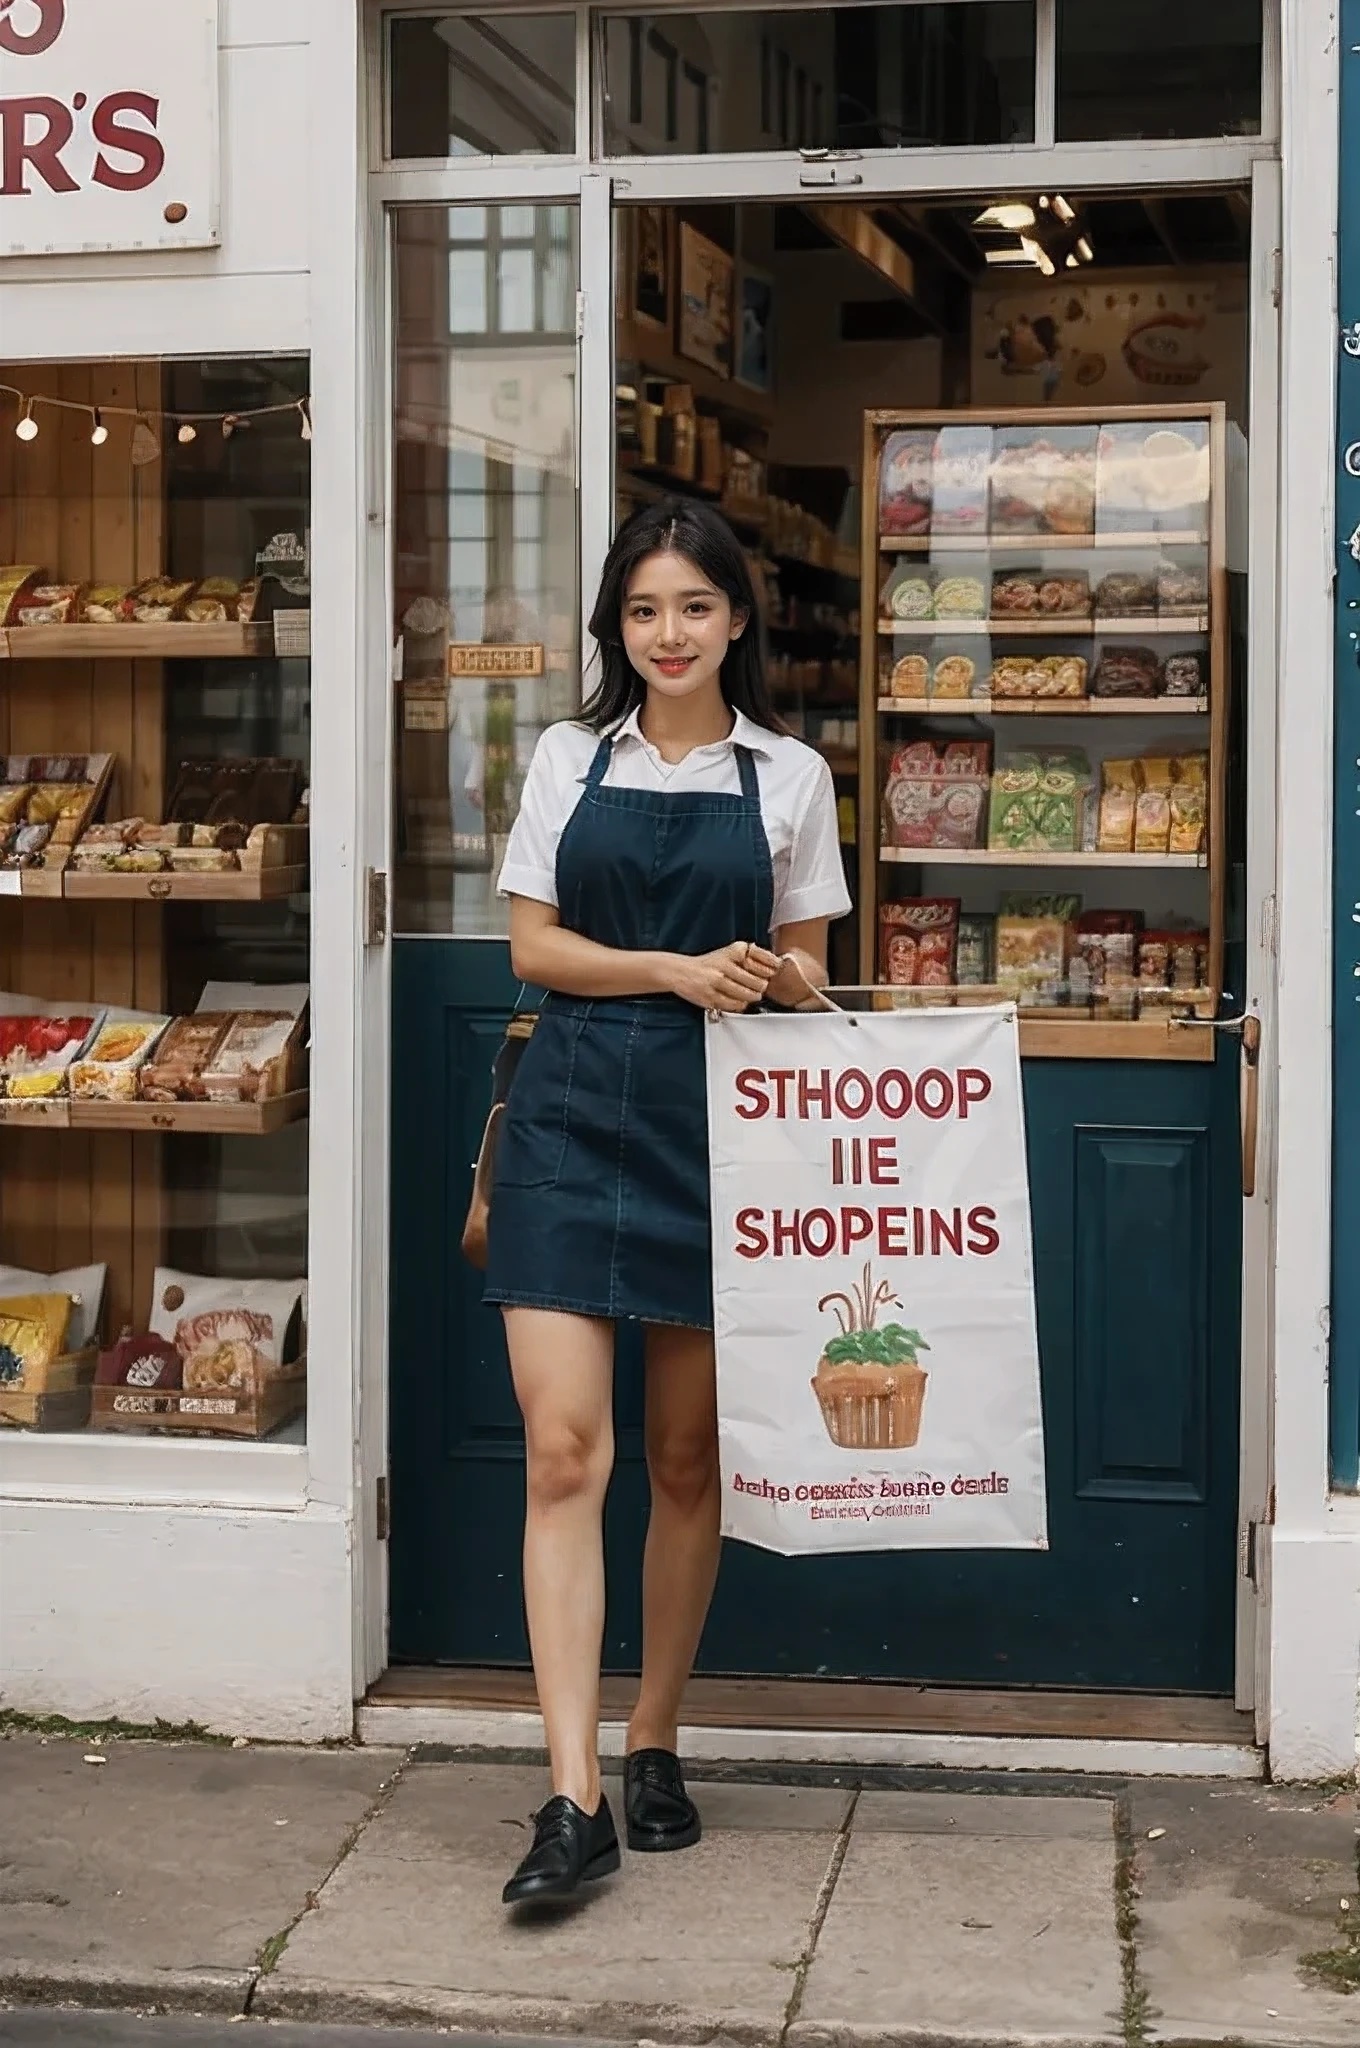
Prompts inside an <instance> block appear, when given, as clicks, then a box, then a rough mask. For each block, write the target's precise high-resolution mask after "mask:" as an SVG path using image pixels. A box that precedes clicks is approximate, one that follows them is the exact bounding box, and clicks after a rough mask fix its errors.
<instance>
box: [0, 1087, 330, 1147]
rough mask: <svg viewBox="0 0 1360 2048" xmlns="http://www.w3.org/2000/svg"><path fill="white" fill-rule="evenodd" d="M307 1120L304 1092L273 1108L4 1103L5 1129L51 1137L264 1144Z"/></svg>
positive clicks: (0, 1108)
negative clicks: (192, 1136) (170, 1135)
mask: <svg viewBox="0 0 1360 2048" xmlns="http://www.w3.org/2000/svg"><path fill="white" fill-rule="evenodd" d="M307 1114H308V1094H307V1090H306V1089H305V1088H298V1089H295V1090H294V1091H293V1092H292V1093H291V1094H289V1095H276V1096H274V1097H273V1098H272V1099H271V1100H270V1101H268V1102H239V1103H238V1102H85V1101H82V1102H72V1101H70V1100H68V1099H67V1098H65V1097H60V1098H54V1099H52V1100H50V1101H47V1102H6V1101H0V1127H3V1126H5V1125H18V1126H20V1127H21V1128H27V1129H36V1128H42V1129H45V1130H49V1131H159V1132H172V1131H173V1132H195V1131H196V1132H198V1133H200V1134H202V1135H205V1136H206V1135H212V1136H216V1137H224V1138H225V1137H247V1138H261V1137H265V1136H267V1135H268V1134H269V1133H270V1132H271V1131H279V1130H282V1129H283V1126H284V1125H285V1124H295V1123H300V1122H301V1121H302V1119H303V1118H304V1117H305V1116H306V1115H307Z"/></svg>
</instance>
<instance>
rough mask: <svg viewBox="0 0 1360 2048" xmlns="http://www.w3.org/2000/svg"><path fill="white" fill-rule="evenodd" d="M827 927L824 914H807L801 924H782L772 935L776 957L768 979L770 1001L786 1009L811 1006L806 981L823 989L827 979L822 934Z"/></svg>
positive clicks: (828, 928) (811, 1001)
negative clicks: (777, 965)
mask: <svg viewBox="0 0 1360 2048" xmlns="http://www.w3.org/2000/svg"><path fill="white" fill-rule="evenodd" d="M830 928H831V920H830V918H828V917H810V918H808V919H807V920H806V922H805V923H803V924H782V925H780V927H779V930H778V931H777V932H776V933H775V935H774V949H775V952H776V953H777V954H778V955H779V958H780V962H781V965H780V968H779V972H778V974H776V975H774V976H773V977H772V979H771V981H770V986H769V989H768V991H767V993H768V994H769V997H770V1000H771V1001H772V1002H776V1003H782V1004H783V1005H784V1007H785V1008H786V1009H790V1010H793V1009H804V1008H814V1007H817V1005H815V1004H814V1002H813V998H812V997H811V996H810V995H809V994H808V984H809V983H811V985H812V987H813V988H825V987H826V985H827V982H828V981H829V980H830V978H831V977H830V975H829V974H828V972H827V965H826V937H827V933H828V931H829V930H830Z"/></svg>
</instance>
